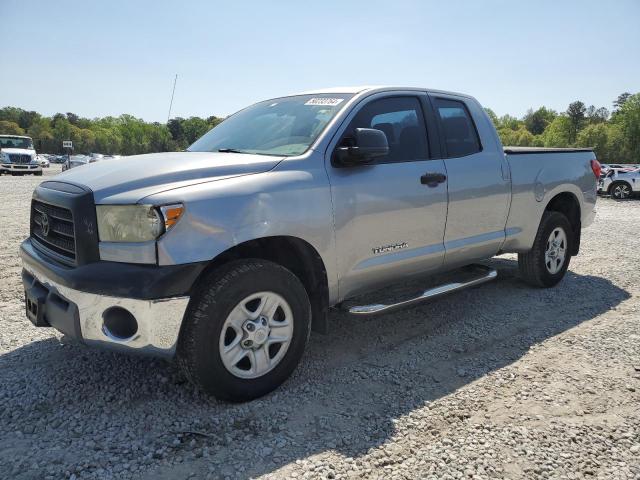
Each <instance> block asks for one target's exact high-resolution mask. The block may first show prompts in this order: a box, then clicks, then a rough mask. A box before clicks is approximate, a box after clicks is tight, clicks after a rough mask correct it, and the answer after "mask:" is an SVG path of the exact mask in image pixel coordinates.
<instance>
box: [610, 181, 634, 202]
mask: <svg viewBox="0 0 640 480" xmlns="http://www.w3.org/2000/svg"><path fill="white" fill-rule="evenodd" d="M609 194H610V195H611V197H612V198H615V199H616V200H625V199H627V198H630V197H631V195H632V194H633V189H632V188H631V185H629V184H628V183H627V182H613V183H612V184H611V186H610V187H609Z"/></svg>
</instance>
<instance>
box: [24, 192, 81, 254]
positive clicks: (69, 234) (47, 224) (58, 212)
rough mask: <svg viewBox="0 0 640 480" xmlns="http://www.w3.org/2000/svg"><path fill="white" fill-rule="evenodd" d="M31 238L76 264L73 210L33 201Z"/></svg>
mask: <svg viewBox="0 0 640 480" xmlns="http://www.w3.org/2000/svg"><path fill="white" fill-rule="evenodd" d="M31 238H32V239H34V240H35V241H36V242H37V243H39V244H40V245H42V246H44V247H45V248H47V249H49V250H50V251H52V252H54V253H57V254H58V255H61V256H63V257H65V258H67V259H69V260H72V261H74V262H75V260H76V239H75V230H74V228H73V215H72V213H71V210H69V209H67V208H62V207H58V206H55V205H50V204H48V203H44V202H41V201H39V200H33V201H32V202H31Z"/></svg>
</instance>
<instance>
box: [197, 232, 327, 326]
mask: <svg viewBox="0 0 640 480" xmlns="http://www.w3.org/2000/svg"><path fill="white" fill-rule="evenodd" d="M243 258H259V259H262V260H269V261H272V262H274V263H277V264H279V265H282V266H283V267H285V268H287V269H288V270H290V271H291V272H292V273H293V274H294V275H296V276H297V277H298V278H299V279H300V281H301V282H302V284H303V286H304V288H305V290H306V291H307V294H308V295H309V301H310V303H311V312H312V323H311V328H312V330H313V331H315V332H319V333H326V332H327V331H328V312H329V283H328V277H327V269H326V267H325V264H324V261H323V259H322V256H321V255H320V254H319V253H318V251H317V250H316V249H315V248H314V247H313V246H312V245H311V244H310V243H309V242H307V241H305V240H303V239H301V238H298V237H293V236H286V235H279V236H268V237H261V238H256V239H252V240H248V241H245V242H242V243H239V244H237V245H234V246H233V247H230V248H229V249H227V250H225V251H223V252H222V253H220V254H219V255H217V256H216V257H215V258H213V259H212V260H211V261H210V262H209V265H207V267H206V268H205V269H204V271H203V272H202V273H201V274H200V276H199V277H198V279H197V280H196V281H195V282H194V285H193V287H192V289H193V288H195V287H196V285H198V284H199V282H200V281H201V279H202V278H204V277H205V276H206V275H207V274H208V273H209V272H211V270H213V269H217V268H220V267H221V266H223V265H225V264H227V263H229V262H231V261H233V260H239V259H243Z"/></svg>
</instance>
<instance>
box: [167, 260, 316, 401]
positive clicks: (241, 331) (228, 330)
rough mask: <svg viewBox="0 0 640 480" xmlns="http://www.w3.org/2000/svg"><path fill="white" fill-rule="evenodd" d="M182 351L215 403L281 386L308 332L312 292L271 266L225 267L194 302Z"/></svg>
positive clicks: (191, 374) (187, 367)
mask: <svg viewBox="0 0 640 480" xmlns="http://www.w3.org/2000/svg"><path fill="white" fill-rule="evenodd" d="M184 322H185V324H184V325H183V329H182V333H181V335H180V342H179V345H178V363H179V364H180V366H181V368H182V370H183V371H184V373H185V374H186V376H187V378H189V380H190V381H192V382H193V383H194V384H196V385H197V386H199V387H200V388H202V389H203V390H204V391H206V392H208V393H211V394H213V395H214V396H215V397H217V398H219V399H222V400H228V401H232V402H243V401H248V400H252V399H254V398H257V397H260V396H262V395H265V394H267V393H269V392H271V391H272V390H274V389H275V388H277V387H278V386H279V385H280V384H282V383H283V382H284V381H285V380H286V379H287V378H288V377H289V376H290V375H291V373H292V372H293V371H294V370H295V368H296V366H297V365H298V363H299V362H300V359H301V358H302V354H303V352H304V349H305V346H306V344H307V340H308V338H309V333H310V331H311V305H310V303H309V297H308V295H307V292H306V290H305V288H304V286H303V285H302V283H301V282H300V280H299V279H298V277H296V276H295V275H294V274H293V273H291V272H290V271H289V270H287V269H286V268H284V267H282V266H280V265H278V264H276V263H273V262H269V261H266V260H259V259H247V260H237V261H233V262H230V263H228V264H227V265H225V266H223V267H221V268H220V269H219V270H215V271H213V272H211V273H210V274H208V275H207V276H205V277H204V278H203V279H202V281H201V282H200V286H199V288H198V289H197V291H196V293H195V294H194V296H193V297H192V299H191V302H190V304H189V308H188V309H187V314H186V315H185V320H184Z"/></svg>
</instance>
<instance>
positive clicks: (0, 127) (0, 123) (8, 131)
mask: <svg viewBox="0 0 640 480" xmlns="http://www.w3.org/2000/svg"><path fill="white" fill-rule="evenodd" d="M0 135H24V130H23V129H22V128H20V125H18V124H17V123H16V122H10V121H8V120H0Z"/></svg>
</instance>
